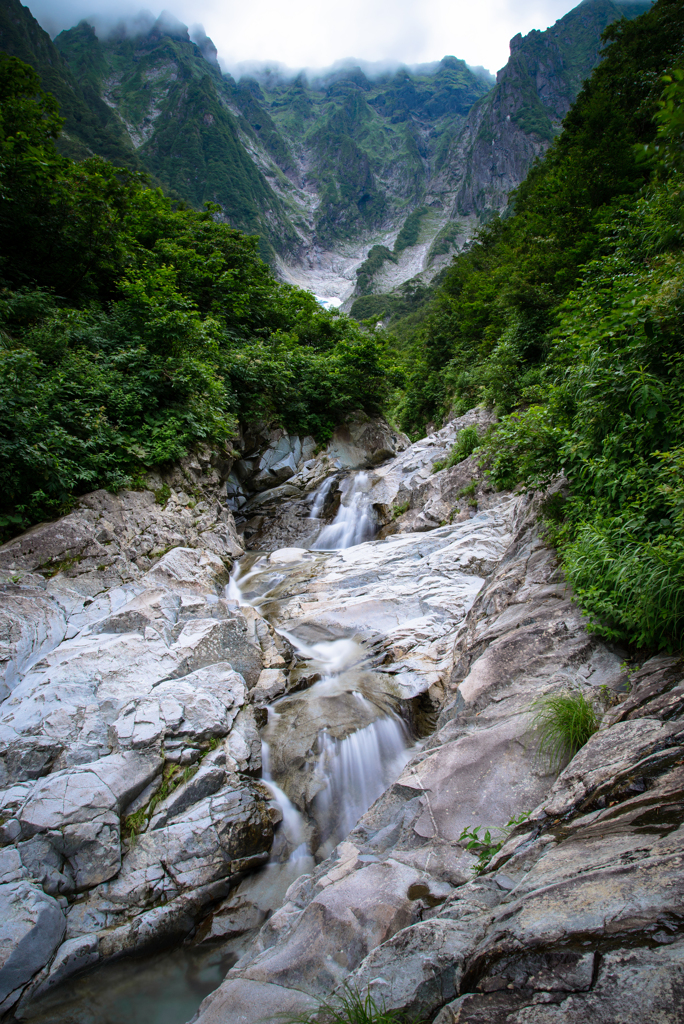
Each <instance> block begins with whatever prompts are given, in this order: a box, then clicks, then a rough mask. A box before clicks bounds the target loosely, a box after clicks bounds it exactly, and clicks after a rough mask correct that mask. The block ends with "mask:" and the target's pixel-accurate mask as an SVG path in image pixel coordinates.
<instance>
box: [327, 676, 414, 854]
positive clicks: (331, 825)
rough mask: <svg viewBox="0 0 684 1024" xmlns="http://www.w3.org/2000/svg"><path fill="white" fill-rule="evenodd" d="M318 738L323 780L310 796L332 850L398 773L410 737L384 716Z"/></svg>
mask: <svg viewBox="0 0 684 1024" xmlns="http://www.w3.org/2000/svg"><path fill="white" fill-rule="evenodd" d="M356 696H357V697H358V698H359V699H360V700H363V699H364V698H363V697H361V695H360V694H356ZM319 743H320V746H321V755H320V757H321V761H322V762H323V770H324V772H325V775H326V778H327V781H328V784H327V786H326V787H325V788H324V789H322V790H321V792H320V793H319V794H318V795H317V797H316V800H315V804H314V813H315V816H316V818H317V819H318V821H319V823H320V825H321V829H322V832H323V834H324V835H325V836H326V840H327V846H328V847H329V848H330V849H331V850H332V848H333V847H334V846H335V845H336V844H337V843H338V842H340V840H341V839H344V837H345V836H346V835H348V834H349V832H350V831H351V830H352V829H353V827H354V825H355V824H356V822H357V821H358V820H359V818H360V817H361V815H362V814H365V812H366V811H367V810H368V808H369V807H370V806H371V804H373V803H374V802H375V801H376V800H377V798H378V797H379V796H380V795H381V794H382V793H383V792H384V791H385V789H387V787H388V786H389V785H390V784H391V783H392V782H393V780H394V779H396V778H397V776H398V775H399V774H400V772H401V769H402V768H403V767H404V765H405V764H406V762H407V760H408V758H409V756H410V752H409V743H410V738H409V735H408V731H407V729H406V726H405V725H404V723H403V722H402V721H401V719H400V718H397V717H395V716H394V715H388V716H386V717H385V718H378V719H377V720H376V721H375V722H371V724H370V725H367V726H366V728H365V729H357V731H356V732H353V733H351V735H349V736H346V737H345V738H344V739H343V740H333V739H332V738H331V737H330V736H329V735H328V734H327V733H326V732H323V733H322V734H321V736H320V739H319Z"/></svg>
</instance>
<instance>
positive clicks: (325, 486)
mask: <svg viewBox="0 0 684 1024" xmlns="http://www.w3.org/2000/svg"><path fill="white" fill-rule="evenodd" d="M336 479H337V477H336V476H328V477H326V478H325V480H324V481H323V483H322V484H321V486H320V487H319V488H318V490H317V491H315V492H314V500H313V505H312V506H311V511H310V512H309V519H320V516H321V512H322V511H323V509H324V508H325V502H326V499H327V497H328V495H329V494H330V491H331V490H332V487H333V484H334V483H335V480H336Z"/></svg>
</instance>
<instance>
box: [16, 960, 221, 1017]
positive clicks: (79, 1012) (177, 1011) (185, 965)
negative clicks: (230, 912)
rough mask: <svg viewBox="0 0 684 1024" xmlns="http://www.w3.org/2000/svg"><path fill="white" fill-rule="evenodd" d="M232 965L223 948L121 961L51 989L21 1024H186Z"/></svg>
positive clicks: (31, 1009)
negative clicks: (27, 1022) (26, 1023)
mask: <svg viewBox="0 0 684 1024" xmlns="http://www.w3.org/2000/svg"><path fill="white" fill-rule="evenodd" d="M236 960H237V957H236V956H235V955H234V954H232V953H227V952H226V951H225V947H221V948H220V949H217V948H214V949H213V950H206V949H204V950H198V949H196V948H193V947H188V946H183V947H181V948H180V949H174V950H171V951H169V950H165V951H163V952H160V953H157V954H155V955H154V956H147V957H125V958H123V959H122V960H117V961H116V962H115V963H112V964H109V965H107V966H104V967H98V968H97V970H96V971H93V972H92V973H85V974H82V975H81V976H80V977H76V978H73V979H70V980H69V981H68V982H66V983H65V984H64V985H63V986H58V987H56V988H55V991H54V993H52V994H50V995H48V996H46V997H45V998H43V999H41V1000H40V1001H39V1002H37V1003H35V1004H33V1005H32V1006H31V1008H30V1016H29V1017H22V1018H21V1019H22V1020H29V1021H31V1022H32V1024H185V1022H186V1021H189V1020H190V1018H191V1017H193V1016H194V1015H195V1013H196V1012H197V1009H198V1007H199V1005H200V1003H201V1002H202V1000H203V999H204V998H205V996H208V995H209V993H210V992H213V991H214V989H215V988H217V987H218V986H219V985H220V984H221V982H222V981H223V979H224V977H225V975H226V972H227V971H228V970H229V969H230V968H231V967H232V966H233V964H234V963H235V962H236ZM15 1019H16V1018H15Z"/></svg>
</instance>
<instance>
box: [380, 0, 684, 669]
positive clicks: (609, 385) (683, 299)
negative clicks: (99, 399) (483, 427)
mask: <svg viewBox="0 0 684 1024" xmlns="http://www.w3.org/2000/svg"><path fill="white" fill-rule="evenodd" d="M604 42H605V43H606V48H605V50H604V51H603V59H602V61H601V63H600V64H599V66H598V67H597V69H596V71H595V72H594V74H593V75H592V76H591V78H590V79H589V80H588V82H587V83H586V84H585V86H584V87H583V89H582V90H581V92H580V94H579V97H578V99H577V101H576V103H575V104H574V105H573V107H572V108H571V110H570V112H569V113H568V115H567V117H566V118H565V121H564V123H563V131H562V134H561V135H560V136H559V137H558V139H557V140H556V142H555V143H554V145H553V146H552V147H551V149H550V150H549V152H548V154H547V155H546V157H545V159H544V160H543V161H542V162H540V163H539V164H537V165H536V166H535V167H534V168H533V170H532V172H531V173H530V174H529V175H528V177H527V179H526V181H525V182H524V183H523V184H522V185H521V187H520V188H519V189H518V191H517V193H516V195H515V198H514V205H513V209H514V213H513V215H512V216H511V217H509V218H508V219H507V220H504V221H501V220H498V219H497V220H495V221H493V222H492V223H491V224H490V225H489V226H488V227H487V228H485V229H483V230H482V231H480V233H479V235H478V236H477V237H476V238H475V239H474V241H473V242H472V244H471V245H470V246H469V247H468V249H467V251H465V252H464V253H462V254H461V255H459V256H458V257H457V258H456V259H455V260H454V261H453V264H452V266H451V267H450V269H449V270H448V271H447V273H446V275H445V277H444V280H443V283H442V285H441V287H440V288H439V289H438V290H437V291H436V293H435V294H434V297H433V299H432V304H431V305H428V306H427V307H425V306H424V313H426V314H427V315H426V316H425V319H424V322H423V326H422V327H421V328H419V330H418V331H414V333H413V347H412V350H411V354H410V356H409V357H408V359H407V364H406V371H407V381H408V386H407V387H406V389H405V391H404V393H403V395H402V396H401V399H400V401H399V402H398V404H397V407H396V412H397V415H398V417H399V419H400V422H401V423H402V425H403V426H404V427H405V428H407V429H409V430H411V431H413V432H415V434H420V433H421V432H422V431H423V430H424V427H425V424H426V422H427V421H430V420H431V421H435V420H439V419H441V418H442V417H443V416H445V415H448V414H449V413H450V412H451V411H454V412H457V413H458V412H462V411H464V410H466V409H468V408H470V407H472V406H473V405H474V404H476V403H484V404H486V405H489V406H491V407H494V408H495V409H496V410H497V411H498V412H499V414H500V416H502V421H501V425H500V427H499V428H498V429H497V430H496V432H494V433H493V434H492V435H491V436H490V438H489V439H488V441H487V442H486V444H485V447H484V448H483V449H482V451H481V455H482V457H483V458H484V460H485V462H486V463H487V465H488V466H489V469H490V472H491V474H492V478H493V480H494V482H495V483H496V484H497V485H498V486H502V487H512V486H514V485H515V484H517V483H521V482H522V483H526V484H531V485H536V484H539V483H544V482H546V481H548V480H549V479H552V478H553V477H554V476H555V475H556V474H559V473H564V474H565V476H566V477H567V480H568V492H567V500H565V501H564V502H563V500H562V499H561V498H559V499H558V500H557V501H556V502H555V503H553V504H552V505H550V506H549V507H548V509H547V513H546V514H547V516H548V524H547V528H548V536H549V537H550V539H551V540H552V541H553V542H554V543H556V544H557V545H558V547H559V550H560V553H561V557H562V561H563V565H564V568H565V571H566V574H567V577H568V579H569V581H570V582H571V583H572V585H573V586H574V588H575V590H576V592H577V594H578V596H579V599H580V601H581V603H582V604H583V607H584V608H585V609H586V610H587V612H588V613H589V615H590V616H591V618H592V621H593V623H594V626H595V628H596V629H597V630H599V631H600V632H601V633H602V634H603V635H604V636H607V637H609V638H612V639H616V640H621V641H627V642H630V643H632V644H636V645H641V646H643V647H645V648H649V649H653V648H654V647H655V648H657V647H659V646H660V647H666V648H668V647H672V646H673V645H674V646H680V645H681V642H682V638H683V637H684V597H683V595H684V542H683V541H682V527H683V526H684V521H683V519H682V516H683V515H684V474H683V467H684V415H683V406H682V395H683V394H684V376H683V373H684V367H683V364H682V350H681V349H682V347H681V338H682V334H683V332H684V113H683V111H684V70H682V69H684V0H658V2H657V3H656V4H655V5H654V6H653V7H652V8H651V9H650V10H649V11H648V12H646V13H645V14H643V15H642V16H641V17H639V18H638V19H636V20H634V21H627V20H623V21H621V22H616V23H614V24H613V25H611V26H610V27H609V28H608V29H607V31H606V33H605V34H604ZM668 76H669V77H668Z"/></svg>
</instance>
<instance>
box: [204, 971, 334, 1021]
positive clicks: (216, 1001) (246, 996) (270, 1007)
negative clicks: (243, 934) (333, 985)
mask: <svg viewBox="0 0 684 1024" xmlns="http://www.w3.org/2000/svg"><path fill="white" fill-rule="evenodd" d="M317 1005H318V1004H317V1002H316V1000H315V999H313V998H312V997H311V996H309V995H307V994H306V993H305V992H299V991H298V990H297V989H295V988H284V987H283V986H282V985H273V984H270V983H263V982H258V981H249V980H248V979H246V978H231V979H230V980H229V981H228V982H226V983H225V984H223V985H222V986H221V987H220V988H219V989H217V990H216V992H212V993H211V995H209V996H207V998H206V999H205V1000H204V1002H203V1003H202V1005H201V1006H200V1008H199V1010H198V1012H197V1015H196V1016H195V1017H193V1020H192V1024H248V1022H251V1021H253V1020H254V1019H255V1018H254V1014H255V1010H256V1012H257V1013H259V1014H260V1015H261V1019H263V1020H268V1019H270V1018H274V1017H277V1016H278V1015H279V1014H287V1015H289V1014H292V1016H293V1017H294V1016H296V1017H298V1016H299V1015H303V1014H309V1013H313V1012H314V1011H315V1009H316V1007H317ZM257 1007H258V1009H257Z"/></svg>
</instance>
